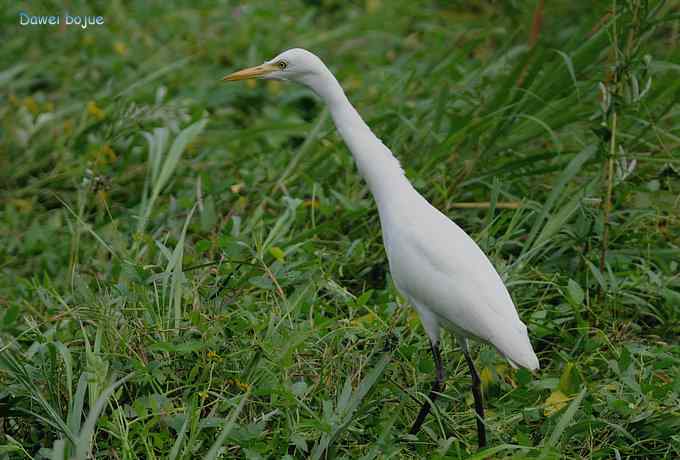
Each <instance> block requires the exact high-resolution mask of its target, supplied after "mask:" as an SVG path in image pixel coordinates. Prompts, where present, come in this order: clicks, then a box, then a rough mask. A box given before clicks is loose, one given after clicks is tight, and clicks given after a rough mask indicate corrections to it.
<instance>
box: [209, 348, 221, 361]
mask: <svg viewBox="0 0 680 460" xmlns="http://www.w3.org/2000/svg"><path fill="white" fill-rule="evenodd" d="M219 357H220V356H219V355H218V354H217V353H215V352H214V351H212V350H210V351H209V352H208V359H218V358H219Z"/></svg>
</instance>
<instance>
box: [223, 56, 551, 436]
mask: <svg viewBox="0 0 680 460" xmlns="http://www.w3.org/2000/svg"><path fill="white" fill-rule="evenodd" d="M250 78H263V79H275V80H289V81H294V82H297V83H301V84H303V85H305V86H307V87H309V88H310V89H312V91H314V92H315V93H316V94H317V95H318V96H319V97H320V98H321V99H323V100H324V102H325V103H326V104H327V105H328V107H329V109H330V113H331V115H332V117H333V121H334V122H335V126H336V127H337V129H338V131H339V132H340V135H341V136H342V138H343V139H344V141H345V143H346V144H347V146H348V147H349V150H350V151H351V152H352V155H353V157H354V160H355V162H356V164H357V167H358V169H359V172H360V173H361V175H362V176H363V178H364V180H365V181H366V183H367V184H368V187H369V189H370V191H371V193H372V194H373V197H374V199H375V201H376V203H377V206H378V214H379V216H380V224H381V227H382V232H383V243H384V245H385V251H386V253H387V259H388V261H389V267H390V272H391V274H392V279H393V280H394V284H395V286H396V287H397V289H398V290H399V292H401V293H402V294H403V295H404V297H405V298H406V299H408V301H409V302H410V303H411V304H412V305H413V307H414V308H415V309H416V311H417V312H418V315H419V317H420V320H421V322H422V324H423V327H424V329H425V331H426V332H427V335H428V336H429V339H430V344H431V349H432V355H433V357H434V362H435V365H436V379H435V381H434V383H433V385H432V390H431V392H430V395H429V399H428V400H427V401H426V402H425V403H424V404H423V406H422V408H421V410H420V412H419V413H418V416H417V417H416V420H415V422H414V424H413V427H412V428H411V431H410V432H411V433H413V434H415V433H417V432H418V431H419V429H420V427H421V425H422V424H423V422H424V420H425V418H426V417H427V414H428V413H429V411H430V402H429V401H432V402H434V401H435V399H436V398H437V396H438V395H439V394H440V392H441V391H443V386H444V366H443V363H442V357H441V353H440V348H439V335H440V328H442V327H444V328H446V329H448V330H450V331H451V332H452V333H453V334H454V335H455V337H456V339H457V341H458V343H459V344H460V346H461V348H462V350H463V355H464V356H465V361H466V362H467V365H468V367H469V368H470V374H471V376H472V393H473V395H474V400H475V410H476V412H477V415H478V417H477V435H478V442H479V446H480V447H484V446H485V445H486V431H485V427H484V406H483V400H482V393H481V385H480V383H481V382H480V379H479V375H478V374H477V371H476V369H475V366H474V364H473V362H472V358H471V357H470V351H469V348H468V338H473V339H477V340H480V341H483V342H486V343H489V344H491V345H493V346H494V347H495V348H496V350H498V352H499V353H500V354H501V355H503V356H504V357H505V358H506V359H507V360H508V361H509V362H510V364H511V365H512V366H513V367H515V368H516V367H524V368H527V369H530V370H535V369H538V367H539V365H538V358H537V357H536V354H535V353H534V350H533V349H532V347H531V343H530V341H529V336H528V334H527V328H526V326H525V325H524V323H523V322H522V321H521V320H520V319H519V316H518V315H517V310H516V308H515V305H514V304H513V302H512V299H511V298H510V294H508V290H507V289H506V287H505V285H504V284H503V281H502V280H501V278H500V276H499V275H498V273H497V272H496V270H495V269H494V267H493V265H492V264H491V262H490V261H489V259H488V258H487V257H486V255H485V254H484V252H482V250H481V249H480V248H479V246H477V244H476V243H475V242H474V241H473V240H472V238H470V237H469V236H468V235H467V234H466V233H465V232H464V231H463V230H462V229H461V228H460V227H458V225H456V224H455V223H454V222H453V221H452V220H450V219H449V218H448V217H447V216H445V215H444V214H442V213H441V212H440V211H439V210H437V209H436V208H435V207H434V206H432V205H431V204H430V203H429V202H428V201H427V200H426V199H425V198H423V196H422V195H421V194H420V193H418V191H417V190H416V189H415V188H413V186H412V185H411V183H410V182H409V181H408V179H407V178H406V176H405V175H404V171H403V170H402V168H401V166H400V164H399V161H398V160H397V159H396V158H395V157H394V156H393V155H392V152H391V151H390V150H389V149H388V148H387V147H385V145H384V144H383V143H382V142H381V140H380V139H378V137H376V136H375V135H374V134H373V132H372V131H371V129H370V128H369V127H368V126H367V125H366V123H365V122H364V121H363V120H362V119H361V117H360V116H359V114H358V113H357V111H356V109H355V108H354V107H353V106H352V104H351V103H350V102H349V100H348V99H347V96H346V95H345V92H344V91H343V90H342V87H341V86H340V84H339V83H338V81H337V80H336V79H335V77H334V76H333V74H332V73H331V72H330V71H329V70H328V68H327V67H326V66H325V65H324V63H323V62H322V61H321V59H319V58H318V57H317V56H316V55H314V54H312V53H310V52H309V51H306V50H303V49H299V48H295V49H291V50H288V51H284V52H283V53H281V54H279V55H278V56H276V57H275V58H274V59H272V60H270V61H266V62H264V63H263V64H262V65H259V66H256V67H251V68H248V69H244V70H241V71H239V72H235V73H232V74H230V75H227V76H226V77H224V80H227V81H236V80H246V79H250Z"/></svg>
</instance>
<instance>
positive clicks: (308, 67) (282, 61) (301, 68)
mask: <svg viewBox="0 0 680 460" xmlns="http://www.w3.org/2000/svg"><path fill="white" fill-rule="evenodd" d="M325 69H326V66H325V65H324V64H323V62H321V59H319V58H318V57H316V56H315V55H314V54H313V53H310V52H309V51H307V50H303V49H302V48H293V49H290V50H287V51H284V52H283V53H281V54H279V55H278V56H276V57H275V58H274V59H272V60H270V61H266V62H264V63H263V64H260V65H258V66H255V67H250V68H247V69H243V70H239V71H238V72H234V73H232V74H229V75H227V76H226V77H224V80H226V81H237V80H248V79H251V78H263V79H265V80H289V81H294V82H298V83H302V84H307V85H309V83H310V79H313V78H314V76H315V75H319V76H320V75H321V74H322V72H323V71H324V70H325Z"/></svg>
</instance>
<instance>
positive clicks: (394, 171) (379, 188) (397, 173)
mask: <svg viewBox="0 0 680 460" xmlns="http://www.w3.org/2000/svg"><path fill="white" fill-rule="evenodd" d="M324 70H325V72H323V74H322V77H321V78H320V79H319V78H316V79H314V81H313V82H311V81H310V82H308V84H309V86H310V87H311V88H312V90H314V92H315V93H316V94H317V95H318V96H319V97H321V98H322V99H323V100H324V101H325V102H326V104H327V105H328V108H329V110H330V112H331V116H332V117H333V121H334V122H335V126H336V128H337V129H338V132H339V133H340V135H341V136H342V138H343V140H344V141H345V143H346V144H347V147H348V148H349V150H350V151H351V152H352V156H353V157H354V161H355V162H356V164H357V168H358V169H359V173H360V174H361V175H362V177H363V178H364V179H365V180H366V183H367V184H368V187H369V189H370V190H371V193H372V194H373V197H374V198H375V200H376V202H377V204H378V208H379V209H384V207H385V206H388V205H389V204H390V203H394V202H395V199H397V198H399V197H403V196H404V194H403V192H404V191H406V190H413V188H412V186H411V184H410V183H409V182H408V180H407V179H406V177H405V176H404V171H403V170H402V169H401V166H400V164H399V161H398V160H397V159H396V158H395V157H394V155H392V152H391V151H390V150H389V149H388V148H387V147H386V146H385V145H384V144H383V143H382V141H381V140H380V139H379V138H378V137H377V136H376V135H375V134H373V132H372V131H371V129H370V128H369V127H368V125H367V124H366V123H365V122H364V120H362V118H361V116H360V115H359V113H358V112H357V110H356V109H355V108H354V106H352V104H351V103H350V101H349V99H348V98H347V96H346V95H345V92H344V91H343V90H342V87H341V86H340V83H338V81H337V80H336V78H335V76H334V75H333V74H332V73H331V72H330V70H328V69H324ZM400 192H402V193H400Z"/></svg>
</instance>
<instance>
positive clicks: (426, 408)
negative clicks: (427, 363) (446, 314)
mask: <svg viewBox="0 0 680 460" xmlns="http://www.w3.org/2000/svg"><path fill="white" fill-rule="evenodd" d="M430 347H431V349H432V356H433V357H434V364H435V366H436V367H437V378H436V379H435V381H434V383H433V384H432V390H430V399H429V401H425V403H424V404H423V406H422V407H421V408H420V412H418V417H416V421H415V422H414V423H413V426H412V427H411V431H409V433H410V434H416V433H417V432H418V431H420V427H421V426H422V425H423V422H424V421H425V418H426V417H427V414H429V413H430V408H431V406H430V401H432V403H433V404H434V402H435V400H436V399H437V397H438V396H439V393H441V392H442V390H443V389H444V364H443V363H442V355H441V352H440V350H439V342H437V343H432V342H430Z"/></svg>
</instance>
